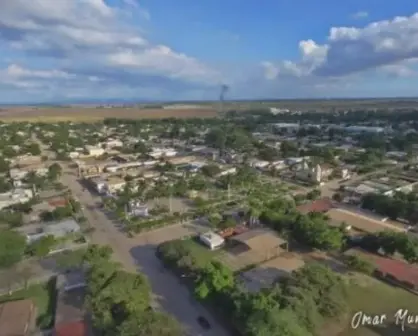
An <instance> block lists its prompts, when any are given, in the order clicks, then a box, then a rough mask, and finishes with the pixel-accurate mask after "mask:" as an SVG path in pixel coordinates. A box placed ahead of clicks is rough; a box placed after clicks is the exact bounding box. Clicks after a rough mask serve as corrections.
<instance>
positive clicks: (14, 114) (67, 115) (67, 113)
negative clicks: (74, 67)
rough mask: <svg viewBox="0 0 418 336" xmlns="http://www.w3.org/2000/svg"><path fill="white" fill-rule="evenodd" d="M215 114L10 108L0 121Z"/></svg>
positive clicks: (208, 112) (206, 114) (203, 114)
mask: <svg viewBox="0 0 418 336" xmlns="http://www.w3.org/2000/svg"><path fill="white" fill-rule="evenodd" d="M217 115H218V112H217V111H216V110H215V109H212V108H198V109H141V108H134V107H130V108H123V107H114V108H94V107H90V108H89V107H43V108H36V107H11V108H0V120H2V121H6V122H12V121H33V122H36V121H39V122H40V121H42V122H59V121H98V120H103V119H105V118H121V119H124V118H126V119H158V118H214V117H216V116H217Z"/></svg>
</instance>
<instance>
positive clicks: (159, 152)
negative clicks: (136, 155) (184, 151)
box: [149, 148, 177, 159]
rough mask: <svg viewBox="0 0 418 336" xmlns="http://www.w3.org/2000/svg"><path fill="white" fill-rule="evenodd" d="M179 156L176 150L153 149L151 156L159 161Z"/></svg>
mask: <svg viewBox="0 0 418 336" xmlns="http://www.w3.org/2000/svg"><path fill="white" fill-rule="evenodd" d="M176 154H177V151H176V150H175V149H174V148H153V149H152V152H151V153H149V156H150V157H152V158H153V159H159V158H161V157H172V156H175V155H176Z"/></svg>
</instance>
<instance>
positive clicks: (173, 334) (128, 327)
mask: <svg viewBox="0 0 418 336" xmlns="http://www.w3.org/2000/svg"><path fill="white" fill-rule="evenodd" d="M182 335H184V331H183V330H182V328H181V327H180V324H179V323H178V322H177V321H176V320H175V319H173V318H172V317H171V316H168V315H166V314H162V313H158V312H152V311H150V312H147V313H146V314H138V315H136V314H131V315H129V317H128V318H126V319H125V320H124V321H123V322H122V323H121V324H120V325H119V326H118V328H117V332H116V333H115V334H114V336H182Z"/></svg>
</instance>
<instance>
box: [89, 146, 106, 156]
mask: <svg viewBox="0 0 418 336" xmlns="http://www.w3.org/2000/svg"><path fill="white" fill-rule="evenodd" d="M86 152H87V154H88V155H89V156H96V157H97V156H101V155H103V154H104V153H105V150H104V149H103V148H102V147H97V146H89V145H87V146H86Z"/></svg>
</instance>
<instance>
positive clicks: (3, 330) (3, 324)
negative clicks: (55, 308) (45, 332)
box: [0, 300, 36, 336]
mask: <svg viewBox="0 0 418 336" xmlns="http://www.w3.org/2000/svg"><path fill="white" fill-rule="evenodd" d="M35 323H36V307H35V305H34V303H33V302H32V300H16V301H9V302H6V303H3V304H0V336H30V335H33V333H34V332H35V331H36V326H35Z"/></svg>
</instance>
